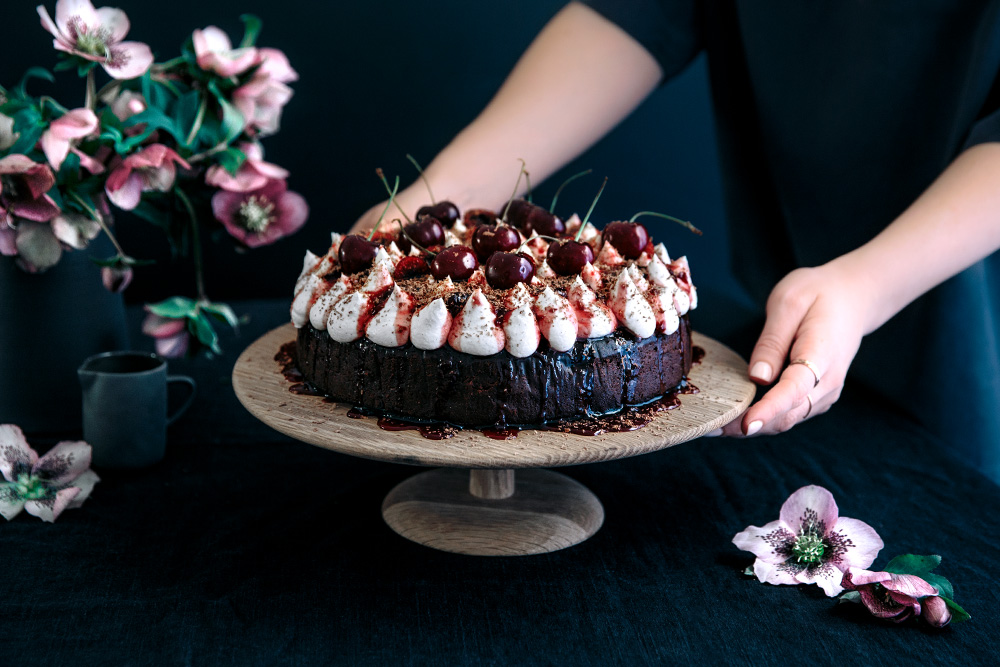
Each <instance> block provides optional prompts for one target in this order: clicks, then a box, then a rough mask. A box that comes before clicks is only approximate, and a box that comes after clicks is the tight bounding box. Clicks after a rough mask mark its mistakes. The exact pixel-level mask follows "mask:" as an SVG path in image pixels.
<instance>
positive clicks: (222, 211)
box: [212, 180, 309, 248]
mask: <svg viewBox="0 0 1000 667" xmlns="http://www.w3.org/2000/svg"><path fill="white" fill-rule="evenodd" d="M287 188H288V186H287V185H285V182H284V181H279V180H272V181H270V182H268V183H267V184H266V185H264V186H263V187H262V188H259V189H257V190H252V191H250V192H227V191H225V190H219V191H218V192H216V193H215V194H214V195H213V196H212V212H213V213H214V214H215V219H216V220H218V221H219V222H221V223H222V225H223V226H224V227H225V228H226V231H227V232H229V233H230V235H232V236H233V237H234V238H235V239H236V240H238V241H239V242H240V243H242V244H243V245H245V246H247V247H248V248H256V247H258V246H262V245H268V244H269V243H274V242H275V241H277V240H278V239H280V238H281V237H283V236H287V235H289V234H292V233H294V232H296V231H298V229H299V228H300V227H301V226H302V225H304V224H305V222H306V218H308V217H309V206H308V205H307V204H306V200H305V199H303V197H302V195H300V194H298V193H297V192H288V190H287Z"/></svg>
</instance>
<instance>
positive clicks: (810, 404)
mask: <svg viewBox="0 0 1000 667" xmlns="http://www.w3.org/2000/svg"><path fill="white" fill-rule="evenodd" d="M806 400H807V401H809V409H808V410H806V413H805V414H804V415H802V420H803V421H805V420H806V419H809V415H811V414H812V411H813V400H812V396H810V395H809V394H806Z"/></svg>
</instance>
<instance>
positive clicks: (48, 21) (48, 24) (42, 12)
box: [35, 5, 66, 42]
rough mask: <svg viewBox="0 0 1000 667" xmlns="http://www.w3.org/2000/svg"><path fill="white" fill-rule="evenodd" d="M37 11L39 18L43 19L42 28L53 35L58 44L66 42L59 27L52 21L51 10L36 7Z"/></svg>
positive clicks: (40, 6) (43, 6)
mask: <svg viewBox="0 0 1000 667" xmlns="http://www.w3.org/2000/svg"><path fill="white" fill-rule="evenodd" d="M35 10H36V11H37V12H38V17H39V18H40V19H42V27H43V28H45V29H46V30H48V31H49V32H50V33H52V36H53V37H55V38H56V40H57V41H58V42H62V41H65V39H66V37H65V36H64V35H63V34H62V32H60V30H59V26H57V25H56V22H55V21H53V20H52V17H51V16H49V10H47V9H46V8H45V5H38V6H37V7H35Z"/></svg>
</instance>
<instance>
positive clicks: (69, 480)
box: [0, 424, 100, 522]
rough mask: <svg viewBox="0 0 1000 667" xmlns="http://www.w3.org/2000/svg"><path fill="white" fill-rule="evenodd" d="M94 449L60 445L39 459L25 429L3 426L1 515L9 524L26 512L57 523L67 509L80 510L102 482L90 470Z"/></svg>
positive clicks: (0, 432) (76, 444)
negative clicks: (78, 508) (26, 436)
mask: <svg viewBox="0 0 1000 667" xmlns="http://www.w3.org/2000/svg"><path fill="white" fill-rule="evenodd" d="M90 452H91V450H90V445H88V444H87V443H85V442H79V441H78V442H68V441H66V442H60V443H59V444H57V445H56V446H55V447H53V448H52V449H51V450H50V451H49V452H48V453H47V454H46V455H45V456H43V457H41V458H39V457H38V454H37V453H36V452H35V450H34V449H32V448H31V447H29V446H28V441H27V440H26V439H25V437H24V433H23V432H22V431H21V429H20V428H19V427H17V426H15V425H13V424H0V473H2V474H3V477H4V479H6V480H7V481H6V483H0V514H2V515H3V517H4V518H5V519H7V520H8V521H9V520H10V519H13V518H14V517H15V516H17V515H18V514H20V513H21V510H22V509H23V510H25V511H26V512H27V513H28V514H31V515H33V516H37V517H38V518H39V519H41V520H42V521H48V522H52V521H55V520H56V519H57V518H58V517H59V515H60V514H61V513H62V511H63V510H64V509H67V508H74V507H80V506H81V505H83V501H84V500H86V499H87V497H88V496H89V495H90V492H91V491H92V490H93V488H94V484H96V483H97V482H99V481H100V478H99V477H98V476H97V474H96V473H94V471H92V470H90Z"/></svg>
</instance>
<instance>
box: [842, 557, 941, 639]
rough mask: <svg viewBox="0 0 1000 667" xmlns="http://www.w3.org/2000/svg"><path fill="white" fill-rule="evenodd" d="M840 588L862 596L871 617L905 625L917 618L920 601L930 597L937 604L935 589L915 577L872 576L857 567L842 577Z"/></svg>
mask: <svg viewBox="0 0 1000 667" xmlns="http://www.w3.org/2000/svg"><path fill="white" fill-rule="evenodd" d="M843 587H844V588H845V589H846V590H849V591H858V592H859V593H860V594H861V602H863V603H864V605H865V606H866V607H867V608H868V611H870V612H871V613H872V616H876V617H878V618H886V619H889V620H891V621H895V622H896V623H900V622H902V621H905V620H906V619H907V618H909V617H910V616H911V615H912V616H919V615H920V598H925V597H927V596H931V595H932V596H934V597H935V599H939V600H940V598H938V597H937V594H938V589H936V588H935V587H934V586H931V585H930V584H928V583H927V582H926V581H924V580H923V579H921V578H920V577H918V576H917V575H915V574H893V573H891V572H871V571H869V570H865V569H863V568H860V567H852V568H850V570H848V571H847V572H846V573H845V574H844V577H843ZM941 602H942V603H943V602H944V600H941ZM932 604H934V603H932ZM945 611H947V605H945ZM949 618H950V612H949ZM945 623H947V621H945ZM942 625H943V624H942ZM938 627H941V626H938Z"/></svg>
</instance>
